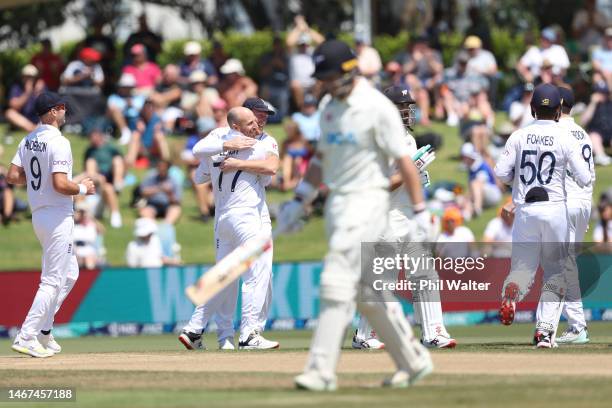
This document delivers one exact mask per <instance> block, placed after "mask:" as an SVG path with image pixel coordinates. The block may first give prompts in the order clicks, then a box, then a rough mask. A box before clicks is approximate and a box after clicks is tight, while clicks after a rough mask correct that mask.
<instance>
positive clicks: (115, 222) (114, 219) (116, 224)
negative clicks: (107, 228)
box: [110, 211, 123, 228]
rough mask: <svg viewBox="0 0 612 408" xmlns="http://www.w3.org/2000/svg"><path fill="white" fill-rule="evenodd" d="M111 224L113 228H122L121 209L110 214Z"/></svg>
mask: <svg viewBox="0 0 612 408" xmlns="http://www.w3.org/2000/svg"><path fill="white" fill-rule="evenodd" d="M110 225H111V227H113V228H121V226H122V225H123V221H122V220H121V213H120V212H119V211H113V212H112V213H111V216H110Z"/></svg>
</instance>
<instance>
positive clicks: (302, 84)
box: [286, 15, 325, 109]
mask: <svg viewBox="0 0 612 408" xmlns="http://www.w3.org/2000/svg"><path fill="white" fill-rule="evenodd" d="M294 23H295V27H293V29H292V30H291V31H290V32H289V34H287V39H286V42H287V46H288V47H289V50H290V52H291V55H290V56H289V79H290V81H291V82H290V87H291V94H292V96H293V101H294V103H295V106H296V107H297V108H298V109H299V108H301V107H302V103H303V101H304V94H306V93H308V92H312V91H313V88H314V86H315V84H316V81H315V79H314V78H313V77H312V74H313V72H314V68H315V67H314V62H313V60H312V53H313V52H314V49H313V48H312V47H311V46H310V44H311V43H313V44H314V45H315V46H317V45H319V44H321V43H322V42H323V41H324V40H325V38H324V37H323V36H322V35H321V34H320V33H318V32H317V31H315V30H313V29H312V28H310V27H309V26H308V23H307V22H306V20H305V19H304V17H303V16H301V15H298V16H296V17H295V19H294Z"/></svg>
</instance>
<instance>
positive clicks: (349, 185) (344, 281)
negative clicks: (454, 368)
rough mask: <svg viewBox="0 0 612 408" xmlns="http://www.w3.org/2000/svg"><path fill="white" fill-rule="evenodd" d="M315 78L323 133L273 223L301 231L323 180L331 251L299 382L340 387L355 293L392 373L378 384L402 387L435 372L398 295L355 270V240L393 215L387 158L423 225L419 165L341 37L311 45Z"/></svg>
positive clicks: (394, 116)
mask: <svg viewBox="0 0 612 408" xmlns="http://www.w3.org/2000/svg"><path fill="white" fill-rule="evenodd" d="M313 59H314V63H315V72H314V74H313V75H314V77H315V78H317V79H318V80H320V81H321V82H322V85H323V88H324V90H325V91H326V92H327V93H329V98H324V100H323V101H322V103H321V122H320V124H321V139H320V141H319V143H318V144H317V150H318V156H316V157H315V158H313V161H311V164H310V167H309V169H308V170H307V172H306V175H305V177H304V180H303V181H302V182H301V183H300V184H299V185H298V186H297V187H296V190H295V194H296V196H295V198H294V199H293V200H291V201H288V202H286V203H284V204H283V206H282V207H281V211H280V213H279V217H278V224H279V228H281V229H283V230H292V229H297V228H299V226H300V218H301V217H302V215H303V214H304V213H305V208H306V206H309V205H310V203H311V202H312V201H313V200H314V198H315V197H316V195H317V187H318V186H319V184H320V183H321V182H324V183H325V184H326V185H327V187H328V188H329V191H330V193H329V196H328V198H327V202H326V206H325V222H326V229H327V237H328V240H329V250H328V253H327V255H326V256H325V261H324V267H323V272H322V273H321V286H320V299H321V302H320V314H319V320H318V325H317V328H316V329H315V332H314V335H313V339H312V343H311V346H310V353H309V356H308V362H307V363H306V368H305V370H304V373H303V374H301V375H299V376H297V377H296V378H295V383H296V386H297V387H298V388H301V389H306V390H312V391H331V390H335V389H336V366H337V363H338V358H339V355H340V347H341V345H342V340H343V338H344V333H345V330H346V328H347V326H348V324H349V323H350V322H351V320H352V318H353V315H354V313H355V307H356V302H355V300H356V296H357V293H358V291H363V292H370V293H368V295H369V297H370V298H372V299H376V301H370V302H359V304H358V307H359V311H360V312H361V313H362V314H363V315H364V316H365V317H366V318H367V319H368V320H369V321H370V322H371V323H372V324H373V326H374V329H375V330H376V332H377V333H378V334H379V336H380V338H381V340H382V341H384V343H385V349H386V350H387V351H388V352H389V353H390V354H391V357H392V359H393V361H394V363H395V365H396V366H397V372H396V373H395V374H394V375H393V376H392V377H391V378H389V379H388V380H386V381H385V382H384V383H383V384H384V385H387V386H391V387H405V386H408V385H410V384H413V383H415V382H416V381H418V380H419V379H421V378H422V377H424V376H425V375H427V374H428V373H430V372H431V370H432V368H433V365H432V362H431V358H430V355H429V352H428V351H427V349H426V348H425V347H424V346H423V345H422V344H420V343H419V341H418V339H416V338H415V337H414V334H413V332H412V329H411V327H410V324H409V323H408V321H407V320H406V317H405V316H404V314H403V311H402V308H401V306H400V304H399V302H397V301H395V302H392V301H391V300H392V299H391V298H389V297H388V296H386V295H385V294H384V293H381V292H377V291H374V290H373V289H372V286H369V285H367V284H365V283H364V282H365V281H367V280H368V278H371V277H368V276H365V275H364V276H362V274H361V265H360V263H361V262H360V259H361V243H362V242H367V241H371V240H372V239H375V238H376V237H380V236H381V235H383V233H384V232H385V228H386V225H387V219H388V214H389V176H390V174H391V168H390V159H395V160H396V162H397V165H398V167H399V170H400V173H401V174H402V177H403V180H404V181H405V187H406V189H408V192H409V195H410V197H411V200H412V203H413V212H414V214H415V215H414V217H415V219H416V220H417V223H418V225H419V227H418V228H420V229H422V230H423V233H428V228H429V225H430V215H429V212H428V211H427V209H426V207H425V202H424V200H423V191H422V188H421V184H420V180H419V173H418V170H417V168H416V167H415V166H414V163H413V162H412V159H411V157H410V152H409V149H408V146H407V145H406V143H405V141H404V137H405V131H404V127H403V126H402V120H401V118H400V115H399V113H398V111H397V108H396V107H395V106H394V105H393V103H391V101H389V99H388V98H386V97H385V96H384V95H383V94H382V93H380V92H379V91H377V90H376V89H374V88H373V87H372V86H371V85H370V84H369V83H368V82H367V81H366V80H365V79H363V78H361V77H359V76H358V69H357V59H356V57H355V54H354V53H353V51H352V50H351V49H350V48H349V46H348V45H347V44H345V43H344V42H342V41H338V40H328V41H325V42H324V43H322V44H321V45H320V46H319V47H318V48H317V49H316V50H315V52H314V55H313Z"/></svg>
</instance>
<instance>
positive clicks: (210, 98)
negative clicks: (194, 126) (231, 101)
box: [180, 71, 220, 121]
mask: <svg viewBox="0 0 612 408" xmlns="http://www.w3.org/2000/svg"><path fill="white" fill-rule="evenodd" d="M218 99H220V97H219V93H218V92H217V90H216V89H215V88H212V87H207V86H206V73H205V72H204V71H194V72H192V73H191V75H190V76H189V89H188V90H187V91H185V92H183V97H182V99H181V104H180V106H181V109H183V111H184V112H185V116H187V117H188V118H191V119H193V120H194V121H197V120H198V119H200V118H211V117H212V116H213V111H212V104H213V102H215V101H217V100H218Z"/></svg>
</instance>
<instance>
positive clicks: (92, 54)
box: [79, 47, 102, 62]
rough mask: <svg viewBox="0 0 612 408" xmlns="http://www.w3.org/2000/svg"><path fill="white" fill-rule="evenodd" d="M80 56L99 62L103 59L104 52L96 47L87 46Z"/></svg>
mask: <svg viewBox="0 0 612 408" xmlns="http://www.w3.org/2000/svg"><path fill="white" fill-rule="evenodd" d="M79 58H80V59H82V60H83V61H93V62H98V61H100V60H101V59H102V54H101V53H100V51H98V50H96V49H95V48H91V47H85V48H83V49H82V50H81V52H80V53H79Z"/></svg>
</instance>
